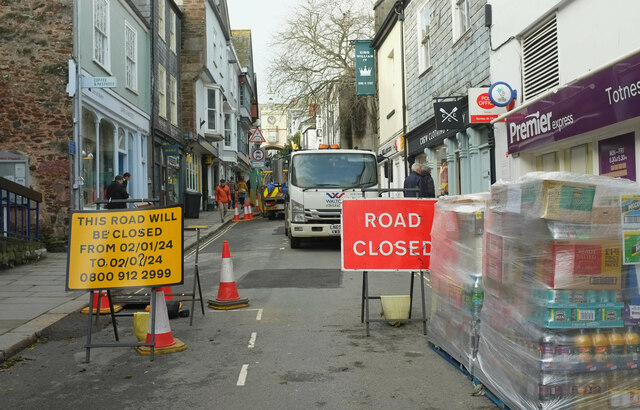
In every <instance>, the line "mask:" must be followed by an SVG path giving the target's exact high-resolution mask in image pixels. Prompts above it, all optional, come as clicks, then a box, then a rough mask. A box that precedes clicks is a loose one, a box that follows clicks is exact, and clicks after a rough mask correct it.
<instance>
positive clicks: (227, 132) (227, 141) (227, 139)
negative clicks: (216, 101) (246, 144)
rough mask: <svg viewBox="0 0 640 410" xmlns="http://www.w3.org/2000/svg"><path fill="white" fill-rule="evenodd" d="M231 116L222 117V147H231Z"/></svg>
mask: <svg viewBox="0 0 640 410" xmlns="http://www.w3.org/2000/svg"><path fill="white" fill-rule="evenodd" d="M231 118H232V117H231V114H225V116H224V145H225V147H230V146H231V132H232V130H231Z"/></svg>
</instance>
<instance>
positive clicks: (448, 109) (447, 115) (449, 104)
mask: <svg viewBox="0 0 640 410" xmlns="http://www.w3.org/2000/svg"><path fill="white" fill-rule="evenodd" d="M433 112H434V116H435V118H436V129H438V130H445V131H446V130H461V129H464V123H465V119H466V118H465V116H464V113H463V110H462V103H461V100H456V101H439V102H434V103H433Z"/></svg>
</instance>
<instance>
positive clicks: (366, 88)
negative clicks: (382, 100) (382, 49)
mask: <svg viewBox="0 0 640 410" xmlns="http://www.w3.org/2000/svg"><path fill="white" fill-rule="evenodd" d="M355 50H356V95H374V94H375V93H376V77H375V62H374V55H375V52H374V49H373V48H372V47H371V40H356V41H355Z"/></svg>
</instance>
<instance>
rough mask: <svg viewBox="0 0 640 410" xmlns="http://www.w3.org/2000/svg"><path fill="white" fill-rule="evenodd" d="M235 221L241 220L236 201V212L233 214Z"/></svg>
mask: <svg viewBox="0 0 640 410" xmlns="http://www.w3.org/2000/svg"><path fill="white" fill-rule="evenodd" d="M233 222H240V214H238V203H237V202H236V213H235V214H234V215H233Z"/></svg>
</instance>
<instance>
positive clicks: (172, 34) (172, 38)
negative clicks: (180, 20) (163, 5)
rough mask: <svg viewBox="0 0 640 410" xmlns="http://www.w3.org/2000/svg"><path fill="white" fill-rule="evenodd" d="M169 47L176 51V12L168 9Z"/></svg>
mask: <svg viewBox="0 0 640 410" xmlns="http://www.w3.org/2000/svg"><path fill="white" fill-rule="evenodd" d="M169 47H170V48H171V51H173V52H174V53H175V52H176V13H174V11H173V10H170V11H169Z"/></svg>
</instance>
